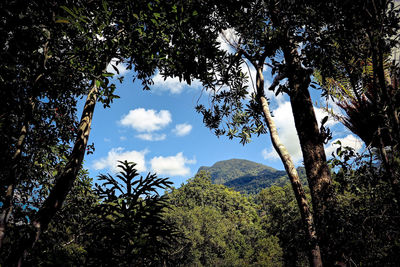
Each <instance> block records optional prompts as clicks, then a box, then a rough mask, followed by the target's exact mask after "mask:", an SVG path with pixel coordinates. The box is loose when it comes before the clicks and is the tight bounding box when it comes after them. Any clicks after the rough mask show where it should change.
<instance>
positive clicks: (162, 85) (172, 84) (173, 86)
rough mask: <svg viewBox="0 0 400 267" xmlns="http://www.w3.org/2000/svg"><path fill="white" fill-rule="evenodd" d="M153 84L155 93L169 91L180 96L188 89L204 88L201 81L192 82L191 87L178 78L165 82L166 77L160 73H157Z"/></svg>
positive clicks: (168, 79)
mask: <svg viewBox="0 0 400 267" xmlns="http://www.w3.org/2000/svg"><path fill="white" fill-rule="evenodd" d="M153 82H154V85H153V89H154V90H155V91H161V92H162V91H169V92H170V93H171V94H180V93H182V92H183V90H184V89H185V88H186V87H188V88H189V87H190V88H194V89H196V88H201V87H202V85H201V82H200V81H199V80H194V81H192V82H191V85H188V84H187V83H186V82H184V81H182V82H180V81H179V78H178V77H174V78H167V79H166V80H164V77H162V75H161V74H160V72H157V73H156V75H155V76H154V78H153Z"/></svg>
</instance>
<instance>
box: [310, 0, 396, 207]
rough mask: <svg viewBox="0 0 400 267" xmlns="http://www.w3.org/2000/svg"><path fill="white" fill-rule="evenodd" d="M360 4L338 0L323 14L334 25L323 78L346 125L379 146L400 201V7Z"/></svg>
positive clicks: (320, 75) (322, 61)
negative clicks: (399, 49) (398, 56)
mask: <svg viewBox="0 0 400 267" xmlns="http://www.w3.org/2000/svg"><path fill="white" fill-rule="evenodd" d="M357 6H358V7H360V8H355V7H354V3H347V2H344V3H341V4H337V3H336V6H335V9H333V10H332V11H333V12H330V14H325V13H321V16H324V17H326V18H325V19H327V20H328V23H329V24H328V27H329V29H331V30H330V31H329V32H328V33H326V36H325V37H324V38H325V39H328V40H330V42H331V45H330V46H326V47H325V48H324V52H325V53H329V55H330V56H331V58H329V59H327V58H326V57H324V56H322V55H321V56H320V58H318V59H317V64H318V65H319V69H320V71H319V73H318V76H317V77H318V80H319V82H320V84H321V85H322V87H323V88H325V90H326V91H327V96H328V97H331V98H332V99H333V100H334V101H335V102H336V103H337V104H338V105H339V106H340V107H341V108H342V109H343V110H344V111H345V113H346V117H339V119H341V120H342V121H343V122H344V125H345V126H346V127H348V128H349V129H350V130H351V131H352V132H353V133H355V134H356V135H358V136H359V137H360V138H361V139H362V140H363V141H364V142H365V144H366V146H367V147H373V148H375V149H378V150H379V154H380V157H381V160H382V163H383V164H384V166H385V168H386V170H387V172H388V175H387V178H386V180H387V181H388V182H389V183H391V184H392V188H393V191H394V194H395V197H396V199H397V202H398V203H400V186H399V184H400V182H399V175H400V174H399V173H398V163H396V161H397V160H396V158H398V140H399V139H400V136H399V134H398V133H399V129H400V121H399V115H398V114H399V110H398V108H397V107H398V103H399V99H400V98H399V90H398V74H397V73H398V62H397V59H396V58H394V62H390V60H391V59H390V55H391V54H392V53H393V56H394V57H396V51H397V47H398V41H397V40H396V37H397V35H398V30H399V26H398V24H399V19H400V17H399V10H398V7H396V3H395V1H360V3H358V2H357ZM333 21H334V22H333ZM343 29H352V31H351V32H349V31H348V30H343ZM350 36H351V38H350ZM325 53H324V54H325ZM392 59H393V57H392ZM396 64H397V65H396ZM389 147H390V150H388V148H389Z"/></svg>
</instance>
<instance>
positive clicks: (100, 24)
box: [1, 1, 169, 262]
mask: <svg viewBox="0 0 400 267" xmlns="http://www.w3.org/2000/svg"><path fill="white" fill-rule="evenodd" d="M6 4H7V5H5V9H4V10H5V11H6V12H8V16H7V17H6V18H7V19H6V20H3V21H2V22H3V23H5V24H7V25H8V23H9V20H8V19H9V18H10V17H11V16H10V15H9V14H11V13H12V11H13V8H17V7H19V6H18V5H14V3H13V2H6ZM125 4H126V3H125V2H117V3H114V4H113V5H110V4H108V3H107V2H105V1H91V2H86V1H83V2H81V1H74V2H72V3H70V2H67V3H65V5H63V3H61V2H60V3H59V2H55V3H53V5H49V6H50V7H51V8H43V9H36V8H37V6H39V5H38V4H37V3H36V2H33V3H32V6H33V8H31V7H30V6H29V7H28V8H26V4H25V3H23V4H21V6H22V7H23V10H24V12H26V16H27V17H28V18H29V19H32V20H35V19H37V18H40V17H41V16H42V13H41V12H43V13H44V17H45V18H49V19H48V21H46V23H47V24H49V25H50V26H49V28H50V29H51V30H52V31H54V32H55V40H59V41H61V42H62V41H63V40H67V41H68V42H67V44H66V45H65V46H62V47H58V46H54V47H52V49H53V50H51V51H52V52H53V51H55V52H54V53H55V54H57V53H59V55H60V57H61V59H62V60H61V62H59V61H58V62H57V63H60V64H62V63H64V62H66V64H67V63H68V64H69V65H66V66H65V67H66V68H67V69H68V67H69V66H71V67H72V73H73V74H71V75H76V74H77V73H78V74H79V75H78V76H76V77H77V80H78V82H80V84H81V85H84V87H83V86H82V87H79V88H80V90H82V91H79V92H80V93H79V94H78V95H80V94H82V93H85V94H87V100H86V104H85V107H84V110H83V114H82V117H81V119H80V124H79V127H78V129H77V130H76V133H73V134H72V135H71V136H70V138H71V139H72V138H75V142H74V145H73V148H72V150H70V151H67V153H68V154H69V155H68V156H67V158H68V159H67V162H66V164H65V166H63V168H61V169H60V170H57V175H56V177H54V181H55V184H54V186H52V187H51V189H50V190H49V191H50V192H49V193H48V196H47V197H46V199H45V201H44V202H43V203H42V205H41V207H40V208H39V210H38V212H37V213H35V214H34V215H32V216H31V217H30V221H31V223H32V224H33V225H34V226H35V228H36V230H35V231H36V233H35V234H32V233H31V234H30V235H27V236H26V237H25V240H26V242H23V243H22V244H23V245H22V246H21V247H19V248H16V249H15V253H14V254H15V255H14V256H15V259H16V258H19V261H20V262H21V260H22V257H21V255H22V254H26V251H27V249H28V248H30V247H32V246H33V245H34V244H35V242H36V241H37V240H38V238H39V235H40V233H41V232H43V231H45V230H46V228H47V226H48V224H49V223H50V221H51V219H52V218H53V217H54V215H55V214H56V212H57V211H58V210H60V208H61V206H62V203H63V202H64V200H65V198H66V196H67V195H68V193H69V192H70V190H71V188H72V185H73V183H74V181H75V179H76V177H77V174H78V171H79V169H80V168H81V164H82V161H83V158H84V154H85V152H86V147H87V142H88V137H89V133H90V124H91V120H92V117H93V112H94V107H95V104H96V102H97V101H101V102H103V105H104V106H106V107H107V106H109V105H110V103H111V102H112V100H113V99H114V98H116V96H115V95H114V94H113V92H114V90H115V85H114V84H112V83H110V80H109V79H110V77H111V76H112V74H110V73H107V71H106V68H107V66H108V64H109V63H110V60H111V58H113V57H116V58H118V59H119V60H122V59H127V58H129V61H128V64H129V66H128V67H129V68H132V67H133V66H134V68H135V70H136V72H137V77H139V78H140V79H142V81H143V85H144V87H145V88H147V87H148V83H149V82H150V81H149V78H150V77H151V75H152V74H154V70H155V66H156V64H158V60H159V57H158V52H159V51H160V50H161V49H162V48H163V46H161V45H160V44H169V42H168V40H166V39H165V38H163V37H165V36H163V35H162V34H161V30H160V29H162V27H163V25H162V24H161V23H160V24H159V23H158V22H157V21H158V20H160V17H161V15H160V13H157V11H158V10H159V9H157V4H158V3H157V2H148V1H143V2H140V3H139V2H135V3H128V4H126V5H125ZM71 5H72V6H71ZM24 8H26V10H27V11H26V10H25V9H24ZM126 11H129V12H126ZM165 13H166V12H165V11H164V13H163V14H165ZM24 14H25V13H24ZM22 17H23V16H22ZM33 25H34V26H37V24H33ZM22 29H25V28H24V27H22ZM45 30H47V29H46V28H45ZM154 36H157V38H156V42H155V41H154V38H153V37H154ZM42 39H43V38H42ZM42 39H40V42H39V50H40V49H41V47H40V45H42V43H43V42H44V41H42ZM16 42H18V40H17V41H16ZM8 43H9V40H6V41H5V45H6V47H7V45H8ZM164 48H165V47H164ZM29 49H31V47H29ZM32 49H33V50H35V49H38V48H37V47H34V48H32ZM57 49H58V50H57ZM43 51H47V47H44V48H43ZM7 52H9V51H7ZM24 52H25V51H24ZM9 54H10V53H9ZM9 54H7V53H6V55H9ZM160 54H161V53H160ZM27 55H28V56H29V53H27ZM57 55H58V54H57ZM46 56H48V55H47V54H45V57H44V58H45V62H46V59H47V58H46ZM55 58H56V59H57V58H58V57H55ZM11 59H12V57H11ZM28 60H29V62H31V61H33V62H35V61H34V60H35V59H34V58H32V57H28ZM38 62H40V61H38ZM7 67H8V66H7ZM114 67H115V66H114ZM36 69H37V68H36ZM36 69H35V68H32V70H36ZM39 70H40V68H39ZM74 71H75V72H74ZM76 72H77V73H76ZM10 75H11V76H12V75H16V76H13V77H12V78H14V80H13V81H16V83H17V85H18V86H20V88H21V91H23V92H24V90H25V91H26V92H28V96H30V95H31V94H33V89H32V88H31V87H32V86H31V87H27V86H26V85H25V84H23V83H19V84H18V81H19V80H18V79H16V77H18V75H17V74H15V73H11V74H10ZM39 77H41V76H40V75H39ZM34 78H36V76H34ZM54 78H60V80H61V81H63V79H67V78H69V76H68V75H65V73H56V75H55V76H54ZM33 80H34V79H33ZM51 81H53V79H50V78H49V80H48V82H49V85H50V84H51ZM57 81H58V80H57ZM67 85H68V83H67ZM43 91H44V93H43V95H39V96H36V95H34V96H35V97H37V98H38V99H40V100H42V99H43V98H41V97H46V96H47V94H50V93H49V92H51V89H50V87H43ZM55 92H57V93H61V92H63V93H64V92H65V93H66V95H67V96H68V97H71V98H72V99H74V101H75V98H74V97H76V96H77V95H74V94H72V92H71V91H69V90H63V89H57V90H55ZM18 97H20V95H18V94H17V95H16V99H17V100H18V99H19V98H18ZM28 99H29V97H28ZM75 103H76V102H72V106H71V109H72V114H73V115H74V112H75ZM28 106H29V105H28ZM21 113H22V114H23V115H24V116H23V117H28V115H29V114H28V113H29V112H28V113H27V112H26V111H25V110H24V109H23V111H22V112H21ZM34 115H39V114H38V113H36V112H34ZM11 118H12V117H11ZM39 118H40V119H43V121H42V123H43V122H48V120H46V117H44V116H40V115H39ZM51 123H52V121H51V120H50V122H49V124H50V125H51ZM62 123H66V122H65V121H63V122H62ZM10 124H11V123H10ZM21 124H22V126H21V131H20V132H21V134H20V136H21V137H22V140H23V139H24V138H26V137H25V136H26V134H25V132H26V129H25V128H27V126H26V124H29V121H28V122H24V123H21ZM2 125H3V124H2ZM63 125H64V124H63ZM65 126H66V127H67V125H65ZM69 126H71V125H69ZM7 127H8V126H7ZM7 127H5V129H8V128H7ZM56 127H57V126H56ZM32 129H33V131H32V133H30V136H34V134H40V132H39V131H36V128H34V127H32ZM17 130H18V129H17ZM17 134H19V132H18V131H17ZM7 136H8V135H7ZM11 137H12V136H11ZM11 137H9V138H11ZM17 137H18V138H19V136H17ZM71 139H68V140H67V141H66V142H69V141H71ZM53 140H59V139H57V138H55V139H53ZM22 144H23V142H19V143H17V145H16V146H15V149H14V148H13V149H14V150H15V151H17V153H19V155H21V153H20V152H18V151H20V149H19V147H21V146H22ZM41 145H42V146H43V145H44V147H45V148H46V142H41ZM36 147H40V146H38V145H37V144H36V145H33V146H32V148H30V150H34V149H35V148H36ZM12 153H13V151H11V152H10V153H9V154H12ZM15 158H16V159H18V157H15ZM20 165H21V162H13V164H11V166H20ZM50 169H51V168H50ZM7 172H9V173H12V174H13V173H15V171H14V170H7ZM28 177H29V176H28ZM28 177H27V178H28ZM39 177H41V178H43V180H44V181H45V182H48V181H47V180H46V178H45V177H43V175H40V176H39ZM20 183H21V180H20V179H14V178H12V179H9V182H8V184H5V187H8V189H7V190H8V191H7V193H6V196H5V203H6V204H7V205H4V206H5V207H4V208H5V209H4V210H3V211H4V212H3V213H2V214H3V215H2V226H4V227H5V226H6V225H7V221H8V219H7V218H8V217H9V215H8V214H10V212H11V209H10V208H9V207H11V203H12V200H13V192H14V191H15V186H16V185H18V184H20ZM38 187H39V188H40V187H41V185H40V183H39V185H37V186H35V188H38ZM45 193H47V192H45ZM45 195H47V194H45ZM4 227H2V229H1V230H2V233H4V230H5V228H4ZM3 236H4V235H2V236H1V238H2V237H3ZM23 251H25V252H23Z"/></svg>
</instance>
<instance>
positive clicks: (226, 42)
mask: <svg viewBox="0 0 400 267" xmlns="http://www.w3.org/2000/svg"><path fill="white" fill-rule="evenodd" d="M217 41H218V42H219V43H220V45H221V46H220V48H221V50H224V51H226V52H228V53H231V54H233V53H235V52H236V51H235V48H234V47H233V46H235V45H236V44H237V43H238V42H239V35H238V34H237V32H236V31H235V30H234V29H233V28H229V29H226V30H223V31H222V32H221V33H220V34H219V36H218V38H217Z"/></svg>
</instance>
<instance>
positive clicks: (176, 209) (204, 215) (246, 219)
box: [166, 172, 282, 266]
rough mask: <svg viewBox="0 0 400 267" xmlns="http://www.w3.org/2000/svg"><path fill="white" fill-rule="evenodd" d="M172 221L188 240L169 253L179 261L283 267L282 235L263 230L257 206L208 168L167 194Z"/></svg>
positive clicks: (175, 245)
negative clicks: (219, 181) (217, 182)
mask: <svg viewBox="0 0 400 267" xmlns="http://www.w3.org/2000/svg"><path fill="white" fill-rule="evenodd" d="M167 196H168V202H169V205H170V210H168V211H167V212H166V218H167V219H168V220H169V221H170V222H173V223H174V224H175V225H176V227H177V228H178V230H179V231H180V232H181V233H182V234H183V237H184V239H181V240H179V242H177V243H175V244H174V248H173V250H172V251H171V252H170V255H171V256H170V257H171V258H172V259H173V261H174V262H176V263H177V264H179V265H185V266H186V265H200V266H210V265H224V266H225V265H228V266H244V265H245V266H259V265H262V266H281V265H282V261H281V255H282V251H281V248H280V247H279V245H278V244H277V238H276V237H275V236H271V235H269V234H268V232H266V231H264V230H263V229H262V227H261V224H260V219H259V215H258V214H257V207H256V205H255V204H254V203H253V202H252V201H251V200H249V199H248V198H247V197H245V196H243V195H241V194H240V193H239V192H236V191H234V190H232V189H229V188H227V187H225V186H223V185H215V184H212V183H211V180H210V176H209V175H208V174H207V173H205V172H200V173H198V174H197V175H196V176H195V177H194V178H192V179H189V181H188V183H187V184H185V185H182V186H181V187H180V188H179V189H174V190H172V191H171V192H169V193H168V194H167Z"/></svg>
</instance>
